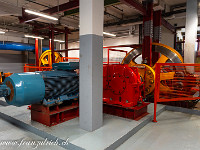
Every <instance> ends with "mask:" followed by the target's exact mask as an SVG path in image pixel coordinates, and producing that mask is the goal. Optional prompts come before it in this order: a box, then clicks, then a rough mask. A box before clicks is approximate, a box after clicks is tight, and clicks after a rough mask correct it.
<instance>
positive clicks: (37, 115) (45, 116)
mask: <svg viewBox="0 0 200 150" xmlns="http://www.w3.org/2000/svg"><path fill="white" fill-rule="evenodd" d="M78 116H79V106H78V103H77V102H74V103H72V104H71V105H67V104H65V103H63V104H60V105H55V106H49V107H45V106H43V105H40V104H33V105H31V120H33V121H37V122H39V123H42V124H44V125H46V126H54V125H57V124H59V123H62V122H65V121H68V120H71V119H73V118H76V117H78Z"/></svg>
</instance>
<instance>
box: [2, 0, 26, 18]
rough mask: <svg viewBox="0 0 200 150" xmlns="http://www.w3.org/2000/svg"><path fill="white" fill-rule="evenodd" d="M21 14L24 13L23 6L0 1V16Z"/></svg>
mask: <svg viewBox="0 0 200 150" xmlns="http://www.w3.org/2000/svg"><path fill="white" fill-rule="evenodd" d="M21 14H22V8H21V7H17V6H15V5H13V4H9V3H7V2H3V1H0V16H8V15H15V16H21Z"/></svg>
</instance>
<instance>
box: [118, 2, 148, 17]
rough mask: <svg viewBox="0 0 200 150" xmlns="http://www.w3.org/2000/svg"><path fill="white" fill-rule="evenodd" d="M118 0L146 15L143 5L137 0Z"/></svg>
mask: <svg viewBox="0 0 200 150" xmlns="http://www.w3.org/2000/svg"><path fill="white" fill-rule="evenodd" d="M120 1H121V2H122V3H124V4H126V5H128V6H132V7H134V8H135V9H137V10H138V11H139V12H140V14H142V15H146V9H145V7H143V5H142V4H141V3H139V2H138V1H137V0H120Z"/></svg>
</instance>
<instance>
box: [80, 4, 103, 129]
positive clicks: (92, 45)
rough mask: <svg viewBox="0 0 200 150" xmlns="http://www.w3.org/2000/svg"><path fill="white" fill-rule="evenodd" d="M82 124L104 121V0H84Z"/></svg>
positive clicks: (93, 126)
mask: <svg viewBox="0 0 200 150" xmlns="http://www.w3.org/2000/svg"><path fill="white" fill-rule="evenodd" d="M79 9H80V33H79V34H80V77H79V81H80V86H79V90H80V99H79V101H80V104H79V106H80V107H79V114H80V127H81V128H82V129H84V130H87V131H94V130H96V129H98V128H99V127H101V126H102V124H103V99H102V98H103V19H104V18H103V17H104V0H80V7H79Z"/></svg>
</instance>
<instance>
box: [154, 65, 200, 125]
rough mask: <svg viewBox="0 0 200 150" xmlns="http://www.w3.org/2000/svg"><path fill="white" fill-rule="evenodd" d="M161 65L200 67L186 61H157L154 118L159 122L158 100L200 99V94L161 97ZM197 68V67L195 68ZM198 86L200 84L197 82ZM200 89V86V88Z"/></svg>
mask: <svg viewBox="0 0 200 150" xmlns="http://www.w3.org/2000/svg"><path fill="white" fill-rule="evenodd" d="M161 66H182V67H186V66H190V67H198V68H200V64H186V63H157V64H156V68H155V90H154V119H153V122H157V120H156V110H157V103H158V102H171V101H190V100H197V99H200V95H199V96H198V97H178V98H172V99H169V98H160V75H161ZM195 69H196V68H195ZM197 85H198V87H199V86H200V81H199V84H197ZM199 91H200V88H199Z"/></svg>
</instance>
